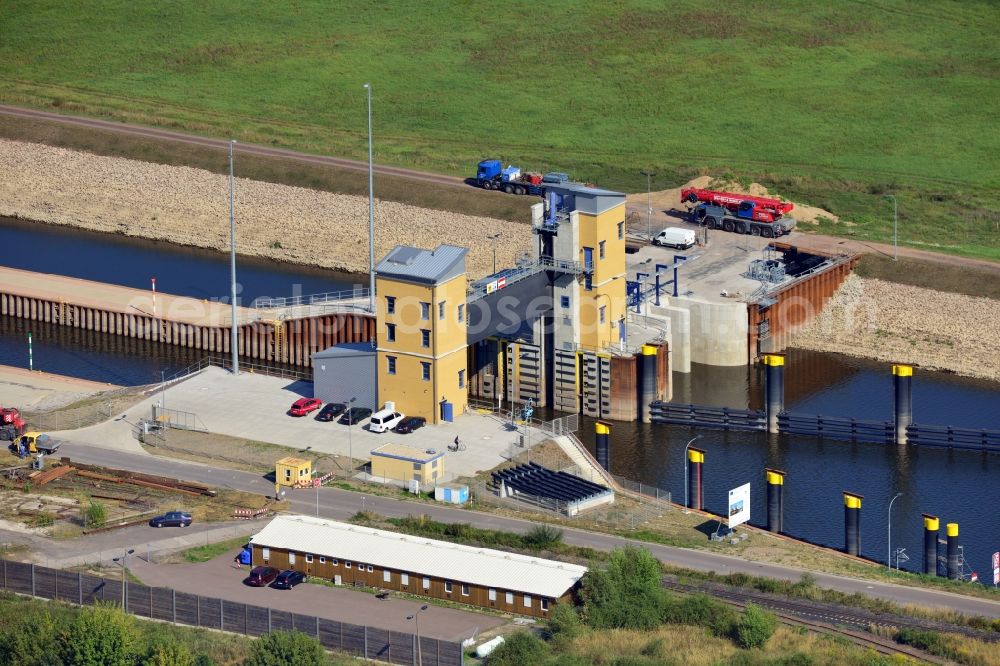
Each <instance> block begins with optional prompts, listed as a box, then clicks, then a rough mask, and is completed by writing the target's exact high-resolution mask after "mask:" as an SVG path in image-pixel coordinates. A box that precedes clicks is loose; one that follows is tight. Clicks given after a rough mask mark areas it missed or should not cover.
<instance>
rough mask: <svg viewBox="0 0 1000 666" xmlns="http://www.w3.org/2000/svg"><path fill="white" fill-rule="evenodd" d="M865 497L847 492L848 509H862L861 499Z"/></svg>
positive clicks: (845, 504) (845, 494)
mask: <svg viewBox="0 0 1000 666" xmlns="http://www.w3.org/2000/svg"><path fill="white" fill-rule="evenodd" d="M863 499H864V496H863V495H855V494H854V493H849V492H845V493H844V506H846V507H847V508H848V509H860V508H861V500H863Z"/></svg>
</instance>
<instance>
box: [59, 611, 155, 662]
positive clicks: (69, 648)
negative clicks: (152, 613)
mask: <svg viewBox="0 0 1000 666" xmlns="http://www.w3.org/2000/svg"><path fill="white" fill-rule="evenodd" d="M64 654H65V661H67V662H68V663H70V664H73V666H134V664H135V662H136V657H137V656H138V655H137V654H136V630H135V626H134V624H133V621H132V618H131V617H129V616H128V615H126V614H125V613H124V612H123V611H122V609H121V608H120V607H118V606H116V605H115V604H111V603H108V604H104V603H98V604H97V605H94V606H88V607H87V608H84V609H83V610H81V611H80V614H79V615H78V616H77V617H76V620H75V621H74V622H73V624H72V625H70V628H69V632H68V633H67V635H66V642H65V650H64Z"/></svg>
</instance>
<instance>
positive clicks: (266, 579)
mask: <svg viewBox="0 0 1000 666" xmlns="http://www.w3.org/2000/svg"><path fill="white" fill-rule="evenodd" d="M279 573H280V572H279V571H278V570H277V569H275V568H274V567H254V568H253V570H252V571H251V572H250V575H249V576H248V577H247V579H246V581H245V582H246V584H247V585H249V586H250V587H267V586H268V585H269V584H271V583H272V582H273V581H274V579H275V578H277V577H278V574H279Z"/></svg>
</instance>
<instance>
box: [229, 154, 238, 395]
mask: <svg viewBox="0 0 1000 666" xmlns="http://www.w3.org/2000/svg"><path fill="white" fill-rule="evenodd" d="M235 145H236V140H235V139H232V140H230V141H229V300H230V305H231V307H232V316H233V322H232V326H231V327H230V328H231V329H232V331H231V333H230V338H229V346H230V347H232V352H233V374H234V375H238V374H240V360H239V351H238V344H239V343H238V342H237V329H236V327H237V326H238V325H239V324H238V323H237V321H236V181H235V179H234V178H233V146H235Z"/></svg>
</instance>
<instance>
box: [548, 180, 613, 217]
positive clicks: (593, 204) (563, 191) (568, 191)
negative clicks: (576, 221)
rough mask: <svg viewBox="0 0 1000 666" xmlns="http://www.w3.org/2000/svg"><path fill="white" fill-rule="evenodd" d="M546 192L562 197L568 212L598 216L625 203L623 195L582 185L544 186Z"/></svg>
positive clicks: (561, 184)
mask: <svg viewBox="0 0 1000 666" xmlns="http://www.w3.org/2000/svg"><path fill="white" fill-rule="evenodd" d="M545 189H546V190H550V191H552V192H555V193H556V194H558V195H560V196H561V197H562V205H563V206H564V207H565V208H566V209H568V210H578V211H580V212H581V213H588V214H590V215H598V214H600V213H603V212H604V211H606V210H609V209H611V208H614V207H615V206H620V205H622V204H623V203H625V195H624V194H623V193H621V192H614V191H612V190H602V189H601V188H599V187H587V186H586V185H584V184H582V183H560V184H546V185H545Z"/></svg>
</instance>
